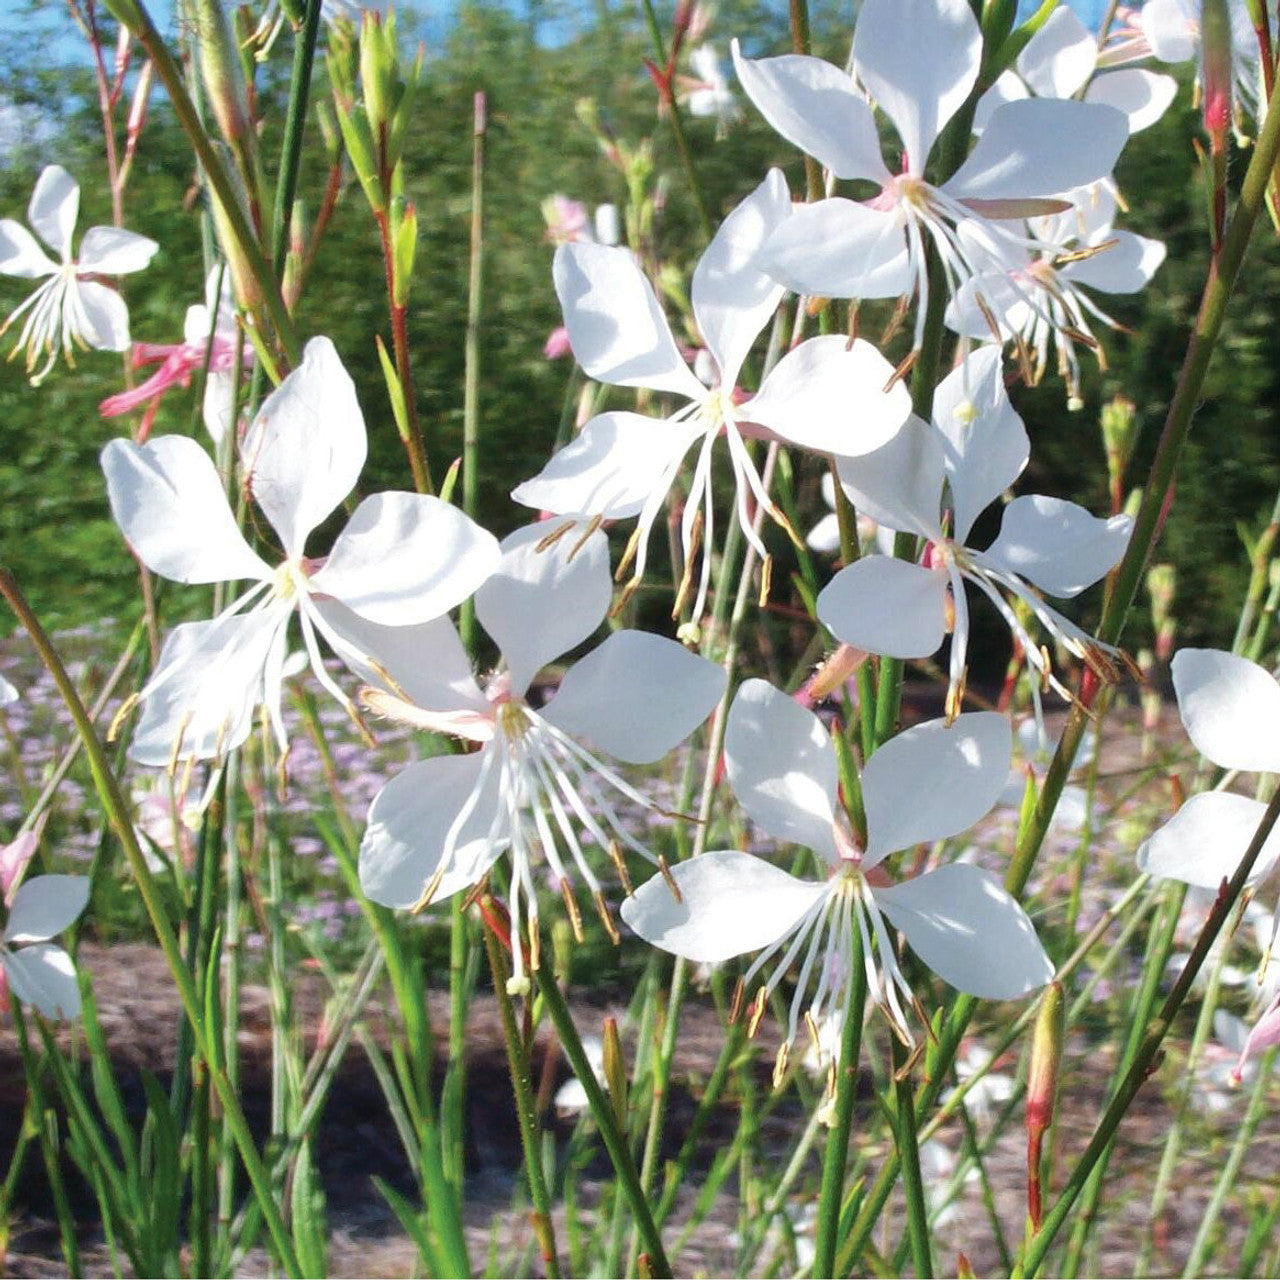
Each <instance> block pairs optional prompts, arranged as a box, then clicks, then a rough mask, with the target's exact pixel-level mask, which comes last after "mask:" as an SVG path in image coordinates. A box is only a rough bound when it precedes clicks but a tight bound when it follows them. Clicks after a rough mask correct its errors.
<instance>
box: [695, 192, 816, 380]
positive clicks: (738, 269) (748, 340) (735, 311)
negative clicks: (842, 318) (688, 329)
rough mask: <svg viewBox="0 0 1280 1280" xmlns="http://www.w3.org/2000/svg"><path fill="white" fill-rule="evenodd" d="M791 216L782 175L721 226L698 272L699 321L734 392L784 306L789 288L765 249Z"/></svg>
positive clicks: (713, 354) (697, 318)
mask: <svg viewBox="0 0 1280 1280" xmlns="http://www.w3.org/2000/svg"><path fill="white" fill-rule="evenodd" d="M790 213H791V193H790V192H789V191H788V190H787V180H786V179H785V178H784V177H783V176H782V171H781V170H780V169H771V170H770V171H769V174H768V176H767V177H766V178H765V180H764V181H763V182H762V183H761V184H760V185H759V186H758V187H757V188H756V189H755V190H754V191H753V192H752V193H751V194H750V195H749V196H748V197H747V198H746V199H745V200H744V201H743V202H742V203H741V204H740V205H738V207H737V208H736V209H734V211H733V212H732V213H731V214H729V216H728V217H727V218H725V220H724V221H723V222H722V223H721V224H720V229H719V230H718V231H717V232H716V234H715V238H714V239H713V240H712V241H711V243H710V244H709V245H708V246H707V250H706V252H705V253H704V254H703V255H702V257H701V258H700V259H699V260H698V265H697V267H695V268H694V272H693V281H692V283H691V285H690V298H691V300H692V302H693V315H694V319H695V320H696V321H697V323H698V329H699V331H700V332H701V334H702V337H703V341H704V342H706V344H707V349H708V350H709V351H710V352H711V355H712V356H713V357H714V359H715V362H716V364H717V366H718V367H719V370H720V385H721V386H722V387H723V388H724V390H726V391H728V390H730V389H731V388H732V387H733V384H734V383H735V382H736V381H737V378H738V372H739V370H741V368H742V362H743V361H744V360H745V359H746V358H747V352H748V351H750V350H751V344H752V343H753V342H754V341H755V340H756V335H757V334H758V333H759V332H760V330H761V329H763V328H764V326H765V325H766V324H767V323H768V321H769V317H770V316H772V315H773V313H774V312H775V311H776V310H777V308H778V303H779V302H781V301H782V295H783V292H784V290H783V288H782V286H781V285H779V284H778V283H776V282H775V281H774V280H773V278H772V277H771V276H768V275H766V274H765V273H764V271H763V270H762V268H761V266H760V246H761V245H762V244H764V242H765V240H766V239H767V238H768V236H769V234H770V233H771V232H772V231H773V230H774V228H776V227H777V226H779V225H780V224H781V223H782V222H783V221H784V220H785V219H786V218H787V217H788V216H789V215H790Z"/></svg>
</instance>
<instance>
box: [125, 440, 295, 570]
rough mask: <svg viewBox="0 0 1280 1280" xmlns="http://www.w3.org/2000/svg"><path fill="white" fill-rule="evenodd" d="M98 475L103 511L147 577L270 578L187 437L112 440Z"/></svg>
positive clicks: (201, 453) (208, 466) (219, 484)
mask: <svg viewBox="0 0 1280 1280" xmlns="http://www.w3.org/2000/svg"><path fill="white" fill-rule="evenodd" d="M102 470H103V473H104V474H105V475H106V478H107V498H108V500H109V502H110V503H111V514H112V515H113V516H115V519H116V523H117V524H118V525H119V526H120V531H121V532H122V533H123V534H124V536H125V539H126V541H127V542H128V543H129V545H130V546H131V547H132V548H133V549H134V551H135V552H137V554H138V556H139V557H140V558H141V559H142V561H143V563H144V564H145V565H146V566H147V567H148V568H149V569H151V570H152V571H153V572H155V573H158V574H160V576H161V577H164V578H172V579H173V580H174V581H175V582H188V583H196V582H228V581H234V580H235V579H237V578H254V579H265V578H269V577H270V576H271V569H270V568H269V567H268V566H267V565H266V564H265V563H264V562H263V561H262V560H261V559H260V558H259V557H258V556H256V555H255V554H254V553H253V551H252V550H250V548H249V544H248V543H247V542H246V541H245V540H244V536H243V535H242V534H241V532H240V530H239V529H237V528H236V522H235V517H234V516H233V515H232V514H231V508H230V507H229V506H228V505H227V498H226V494H225V493H224V492H223V488H222V482H221V481H220V480H219V479H218V473H217V471H216V470H215V469H214V465H213V462H212V460H211V459H210V457H209V455H208V454H207V453H205V451H204V450H203V449H202V448H201V447H200V446H199V445H198V444H196V442H195V441H194V440H192V439H190V438H189V437H187V436H157V437H156V438H155V439H153V440H150V441H148V442H147V443H146V444H144V445H137V444H134V443H133V442H132V441H130V440H112V441H109V442H108V444H107V445H106V447H105V448H104V449H103V450H102Z"/></svg>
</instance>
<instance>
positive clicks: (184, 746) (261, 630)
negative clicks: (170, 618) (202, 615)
mask: <svg viewBox="0 0 1280 1280" xmlns="http://www.w3.org/2000/svg"><path fill="white" fill-rule="evenodd" d="M288 620H289V611H287V610H281V609H280V608H278V607H277V608H275V609H260V610H255V611H254V612H253V613H250V614H247V615H241V614H233V615H232V616H231V617H227V618H221V619H215V620H213V621H210V622H183V623H180V624H179V625H178V626H176V627H174V629H173V631H172V632H170V634H169V638H168V639H167V640H166V641H165V643H164V648H163V649H161V651H160V662H159V664H158V665H157V666H156V669H155V671H154V673H153V674H152V677H151V681H150V683H149V685H148V687H147V690H144V694H143V702H142V715H141V716H140V717H139V719H138V723H137V725H136V727H135V728H134V731H133V737H132V739H131V740H130V743H129V758H130V759H131V760H134V761H136V762H137V763H138V764H144V765H153V766H156V767H163V766H167V765H169V764H170V763H171V762H172V761H173V760H174V759H175V758H176V759H185V758H187V757H191V758H193V759H196V760H211V759H213V758H214V757H216V756H218V755H220V754H222V753H224V752H226V751H230V750H231V749H232V748H234V747H238V746H240V745H241V743H243V742H244V741H245V739H246V738H248V736H249V734H250V733H251V732H252V731H253V726H254V712H255V710H256V709H257V707H258V705H259V704H260V703H261V702H262V691H263V672H264V671H265V669H266V666H267V663H268V661H269V660H270V658H271V654H272V650H273V648H275V647H278V646H282V645H283V644H284V636H285V624H286V623H287V622H288Z"/></svg>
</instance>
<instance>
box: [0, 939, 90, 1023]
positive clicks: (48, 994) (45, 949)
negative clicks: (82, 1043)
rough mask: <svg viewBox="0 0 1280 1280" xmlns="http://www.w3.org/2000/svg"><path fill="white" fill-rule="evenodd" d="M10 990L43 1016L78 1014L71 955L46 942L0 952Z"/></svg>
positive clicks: (77, 987) (61, 1016) (78, 999)
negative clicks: (18, 949)
mask: <svg viewBox="0 0 1280 1280" xmlns="http://www.w3.org/2000/svg"><path fill="white" fill-rule="evenodd" d="M0 962H3V964H4V972H5V976H6V977H7V978H8V979H9V986H10V988H11V989H12V991H13V994H14V995H15V996H17V997H18V999H19V1000H21V1001H22V1002H23V1003H24V1004H29V1005H31V1006H32V1007H33V1008H35V1009H38V1010H39V1011H40V1012H41V1013H42V1014H44V1016H45V1017H46V1018H78V1017H79V1016H80V988H79V986H78V985H77V984H76V970H75V965H74V964H72V962H71V957H70V956H69V955H67V953H66V952H65V951H64V950H63V949H62V948H61V947H58V946H54V945H53V944H52V943H50V942H37V943H36V944H35V945H34V946H31V947H23V948H22V950H21V951H6V952H3V953H0Z"/></svg>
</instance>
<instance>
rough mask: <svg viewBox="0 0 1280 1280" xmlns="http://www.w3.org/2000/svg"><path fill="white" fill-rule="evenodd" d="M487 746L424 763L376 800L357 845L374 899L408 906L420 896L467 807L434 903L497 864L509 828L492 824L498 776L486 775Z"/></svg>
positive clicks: (396, 779) (362, 878) (365, 884)
mask: <svg viewBox="0 0 1280 1280" xmlns="http://www.w3.org/2000/svg"><path fill="white" fill-rule="evenodd" d="M488 750H491V748H487V749H484V750H481V751H476V752H472V753H471V754H470V755H465V756H433V757H432V758H431V759H429V760H419V761H418V762H417V763H416V764H411V765H410V766H409V767H408V768H407V769H405V770H404V772H403V773H398V774H397V775H396V776H395V777H394V778H392V779H391V781H390V782H388V783H387V785H386V786H385V787H383V788H382V790H381V791H379V792H378V794H377V795H376V796H375V797H374V800H373V804H372V805H371V806H370V808H369V823H368V826H367V827H366V828H365V833H364V839H363V840H362V841H361V842H360V887H361V888H362V889H363V890H364V891H365V893H366V894H367V895H368V896H369V897H370V898H372V899H373V900H374V902H380V903H381V904H382V905H383V906H384V907H411V906H413V904H414V903H415V902H417V901H418V899H419V898H421V897H422V894H423V891H424V890H425V889H426V887H427V885H428V883H429V882H430V880H431V878H432V876H434V875H435V874H436V872H437V870H438V869H439V867H440V860H441V858H442V857H443V856H444V854H445V847H446V842H447V841H448V837H449V832H450V828H451V827H452V826H453V824H454V822H455V821H456V820H457V819H458V817H459V815H460V814H461V813H462V812H463V810H464V808H466V807H467V806H470V809H471V812H470V814H469V815H468V816H467V817H466V819H465V820H464V821H463V822H462V823H461V824H460V825H459V827H458V830H457V832H456V833H455V835H454V841H453V853H452V857H451V858H450V861H449V867H448V869H447V870H446V871H445V873H444V875H443V877H442V878H441V880H440V883H439V886H438V888H437V889H436V892H435V895H434V897H433V901H435V902H442V901H443V900H444V899H445V898H448V897H450V896H451V895H452V894H455V893H457V892H458V890H459V889H468V888H470V887H471V886H472V885H473V884H475V883H476V881H477V880H479V879H480V877H481V876H482V875H484V873H485V872H486V871H488V869H489V868H490V867H491V866H493V864H494V862H496V861H497V859H498V857H499V855H500V854H501V853H502V851H503V849H505V848H506V846H507V831H506V828H505V826H503V825H499V827H498V829H496V830H495V829H494V819H495V815H496V814H497V813H498V800H499V781H500V777H501V774H500V772H499V770H498V769H496V768H493V767H490V769H489V771H488V777H487V778H482V777H481V770H482V769H483V768H484V763H485V756H486V754H487V751H488ZM482 782H483V786H481V783H482ZM491 831H492V832H493V834H492V836H491V835H490V832H491Z"/></svg>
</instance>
